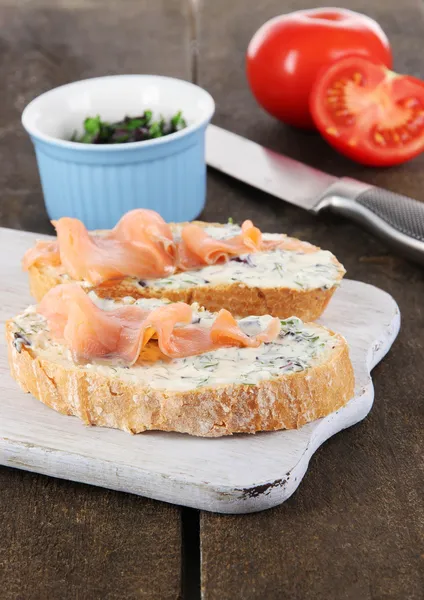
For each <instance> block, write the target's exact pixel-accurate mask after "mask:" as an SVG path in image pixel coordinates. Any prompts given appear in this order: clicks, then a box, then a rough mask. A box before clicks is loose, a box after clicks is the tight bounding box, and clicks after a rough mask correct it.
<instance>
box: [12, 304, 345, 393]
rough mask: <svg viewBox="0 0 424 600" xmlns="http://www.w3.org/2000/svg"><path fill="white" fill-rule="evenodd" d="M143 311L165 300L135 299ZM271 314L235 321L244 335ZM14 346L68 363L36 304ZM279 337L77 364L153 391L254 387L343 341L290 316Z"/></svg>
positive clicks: (204, 322)
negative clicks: (174, 354)
mask: <svg viewBox="0 0 424 600" xmlns="http://www.w3.org/2000/svg"><path fill="white" fill-rule="evenodd" d="M90 297H91V299H92V300H93V301H94V302H95V303H96V304H97V306H99V307H100V308H102V309H103V310H111V309H112V308H116V303H114V302H113V301H112V300H105V299H103V300H101V299H99V298H97V296H96V295H95V294H94V293H92V292H91V293H90ZM122 302H123V303H126V304H132V303H134V300H133V299H132V298H124V299H123V300H122ZM135 303H136V304H138V305H139V306H141V307H143V308H146V309H154V308H156V307H158V306H160V305H161V304H164V301H163V300H157V299H140V300H137V301H135ZM193 307H194V310H193V322H195V323H196V324H197V325H198V326H200V327H202V326H203V327H205V328H210V326H211V324H212V321H213V319H214V317H215V315H214V314H213V313H210V312H207V311H205V310H203V309H200V308H198V307H196V306H195V305H193ZM270 319H271V317H270V316H267V315H266V316H261V317H246V318H244V319H240V320H239V321H238V323H239V325H240V328H241V329H242V330H243V332H244V333H246V334H247V335H255V334H257V333H259V332H260V331H262V330H263V329H265V327H266V325H267V324H268V323H269V320H270ZM14 324H15V328H16V330H15V332H14V335H15V342H14V345H15V348H16V350H17V352H21V351H22V347H23V346H29V347H30V349H31V350H32V351H34V352H36V354H37V355H38V356H39V357H40V358H44V359H48V360H52V361H54V362H56V363H62V364H64V365H65V364H68V365H69V362H72V358H71V355H70V352H69V350H68V349H67V348H66V347H65V346H63V345H61V344H59V343H57V342H55V341H53V340H52V339H51V337H50V335H49V332H48V330H47V328H46V321H45V319H44V317H42V316H41V315H39V314H38V313H36V311H35V307H30V308H28V309H27V310H26V311H25V312H24V313H22V314H21V315H19V316H18V317H16V318H15V319H14ZM281 324H282V328H281V332H280V335H279V337H278V338H277V339H276V340H274V341H273V342H271V343H268V344H262V345H261V346H259V348H235V347H224V348H219V349H218V350H214V351H212V352H207V353H205V354H201V355H198V356H191V357H188V358H178V359H173V360H166V361H165V360H158V361H156V362H153V363H152V362H148V363H147V362H144V363H143V362H141V361H139V362H138V363H137V364H136V365H134V366H132V367H131V368H126V367H123V366H119V365H116V366H108V365H105V364H101V363H94V362H93V363H87V364H80V365H79V367H80V368H83V369H87V370H89V371H91V372H97V373H101V374H103V375H106V376H108V377H117V378H119V379H120V380H122V381H125V382H127V383H134V384H137V385H141V386H145V387H146V388H149V387H150V388H152V389H161V390H164V389H168V390H172V391H187V390H192V389H196V388H200V387H209V386H219V385H228V384H244V385H255V384H257V383H258V382H260V381H262V380H267V379H268V380H269V379H273V378H277V377H280V376H282V375H291V374H294V373H298V372H300V371H305V370H307V369H308V368H309V367H312V366H314V365H316V364H319V363H323V362H325V361H326V359H327V358H328V356H329V355H330V354H331V352H332V351H333V349H334V348H335V347H336V346H337V345H339V344H341V343H342V339H341V338H339V337H335V336H334V334H332V333H331V332H330V331H328V330H327V329H325V328H323V327H320V326H318V325H315V324H310V323H308V324H304V323H303V322H302V321H301V320H300V319H298V318H296V317H292V318H290V319H285V320H283V321H281Z"/></svg>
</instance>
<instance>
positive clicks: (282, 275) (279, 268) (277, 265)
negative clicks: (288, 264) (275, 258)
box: [272, 263, 284, 277]
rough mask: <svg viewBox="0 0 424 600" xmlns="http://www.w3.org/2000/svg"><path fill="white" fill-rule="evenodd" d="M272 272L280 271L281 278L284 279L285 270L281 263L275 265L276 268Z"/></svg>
mask: <svg viewBox="0 0 424 600" xmlns="http://www.w3.org/2000/svg"><path fill="white" fill-rule="evenodd" d="M272 270H273V271H278V274H279V275H280V277H284V269H283V267H282V266H281V265H280V263H275V267H274V268H273V269H272Z"/></svg>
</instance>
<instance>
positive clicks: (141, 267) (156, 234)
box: [23, 209, 319, 285]
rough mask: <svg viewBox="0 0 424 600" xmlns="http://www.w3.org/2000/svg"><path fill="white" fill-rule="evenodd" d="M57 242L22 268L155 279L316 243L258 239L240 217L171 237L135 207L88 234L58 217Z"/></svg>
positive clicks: (35, 252) (154, 217)
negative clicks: (217, 229)
mask: <svg viewBox="0 0 424 600" xmlns="http://www.w3.org/2000/svg"><path fill="white" fill-rule="evenodd" d="M52 223H53V225H54V226H55V228H56V232H57V242H56V243H55V242H38V244H37V245H36V247H35V248H32V249H31V250H29V251H28V252H27V253H26V254H25V256H24V259H23V267H24V269H28V268H29V267H30V266H31V265H33V264H50V265H52V266H59V265H62V267H63V270H64V271H65V272H66V273H67V274H68V275H70V276H71V277H72V278H73V279H75V280H77V281H80V280H84V281H87V282H89V283H91V284H92V285H100V284H102V283H105V282H108V281H113V280H116V279H122V278H124V277H137V278H139V279H156V278H160V277H167V276H169V275H171V274H172V273H174V272H175V271H176V270H180V271H181V270H182V271H186V270H190V269H198V268H201V267H203V266H205V265H212V264H219V263H224V262H226V261H228V260H229V259H230V258H231V257H233V256H238V255H240V254H248V253H253V252H260V251H269V250H273V249H276V248H281V249H284V250H290V251H295V252H296V251H298V252H303V253H305V252H306V253H309V252H316V251H317V250H318V249H319V248H317V247H316V246H312V245H311V244H308V243H306V242H301V241H299V240H296V239H294V238H288V237H286V236H284V237H282V238H281V237H280V238H279V239H277V240H263V237H262V233H261V231H260V230H259V229H258V228H257V227H255V226H254V225H253V223H252V221H244V223H243V224H242V227H241V232H240V234H238V235H236V236H234V237H232V238H228V239H224V240H219V239H215V238H213V237H211V236H209V235H208V234H207V233H206V231H205V230H204V228H202V227H200V226H199V225H196V224H195V223H190V224H188V225H185V226H184V227H183V228H182V231H181V241H180V242H178V243H177V242H175V240H174V239H173V235H172V231H171V228H170V226H169V225H168V224H167V223H165V221H164V220H163V219H162V217H161V216H160V215H159V214H158V213H156V212H155V211H152V210H147V209H135V210H132V211H130V212H128V213H127V214H126V215H124V216H123V217H122V219H121V220H120V221H119V223H118V224H117V225H116V227H115V228H114V229H112V230H111V231H109V232H105V233H104V234H91V233H89V232H88V231H87V229H86V228H85V226H84V224H83V223H81V221H79V220H78V219H73V218H70V217H63V218H61V219H59V220H58V221H52Z"/></svg>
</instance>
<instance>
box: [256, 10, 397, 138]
mask: <svg viewBox="0 0 424 600" xmlns="http://www.w3.org/2000/svg"><path fill="white" fill-rule="evenodd" d="M347 56H362V57H364V58H368V59H369V60H371V61H373V62H375V63H380V64H381V63H382V64H383V65H386V66H387V67H389V68H390V67H391V66H392V53H391V50H390V45H389V41H388V39H387V37H386V35H385V33H384V31H383V30H382V29H381V27H380V26H379V25H378V23H376V22H375V21H373V19H370V18H369V17H367V16H365V15H361V14H360V13H356V12H353V11H351V10H345V9H341V8H317V9H313V10H299V11H296V12H293V13H290V14H287V15H281V16H279V17H275V18H274V19H271V20H270V21H268V22H267V23H265V24H264V25H263V26H262V27H261V28H260V29H259V30H258V31H257V32H256V33H255V35H254V36H253V38H252V40H251V42H250V44H249V47H248V49H247V77H248V80H249V84H250V87H251V89H252V92H253V94H254V95H255V98H256V100H257V101H258V102H259V104H261V105H262V106H263V108H264V109H265V110H266V111H268V112H269V113H270V114H271V115H273V116H274V117H276V118H277V119H280V120H281V121H284V122H285V123H289V124H290V125H296V126H298V127H303V128H312V127H314V123H313V120H312V117H311V115H310V112H309V94H310V91H311V88H312V86H313V84H314V82H315V78H316V75H317V73H318V72H319V71H320V70H321V69H322V67H325V66H327V65H329V64H331V63H333V62H335V61H337V60H340V59H341V58H344V57H347Z"/></svg>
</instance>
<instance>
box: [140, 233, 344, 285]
mask: <svg viewBox="0 0 424 600" xmlns="http://www.w3.org/2000/svg"><path fill="white" fill-rule="evenodd" d="M240 231H241V229H240V227H239V226H238V225H224V226H221V227H216V226H215V227H214V226H209V227H206V228H205V232H206V233H207V234H208V235H210V236H211V237H214V238H215V239H226V238H231V237H233V236H236V235H238V234H239V233H240ZM174 236H175V239H176V240H178V239H179V230H178V228H176V229H175V230H174ZM284 237H286V236H284V235H282V234H276V233H264V234H263V239H264V241H267V240H278V239H284ZM344 272H345V271H344V269H343V266H342V265H340V263H338V262H337V261H336V259H335V257H334V255H333V254H331V252H328V251H327V250H318V251H316V252H310V253H304V252H301V251H293V250H282V249H276V250H272V251H268V252H254V253H251V254H242V255H241V256H237V257H235V258H233V259H232V260H229V261H228V262H227V263H225V264H218V265H211V266H207V267H203V268H201V269H198V270H195V271H185V272H183V273H176V274H175V275H171V276H170V277H166V278H162V279H151V280H146V281H142V282H140V285H142V286H143V287H145V286H149V287H154V288H161V289H164V288H166V289H181V288H187V287H191V286H205V285H211V286H217V285H220V284H228V283H231V282H238V283H241V284H243V285H245V286H247V287H260V288H274V287H287V288H293V289H296V290H303V289H304V290H309V289H317V288H324V289H330V288H332V287H333V286H335V285H337V284H338V282H339V280H340V279H341V277H342V275H343V274H344Z"/></svg>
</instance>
